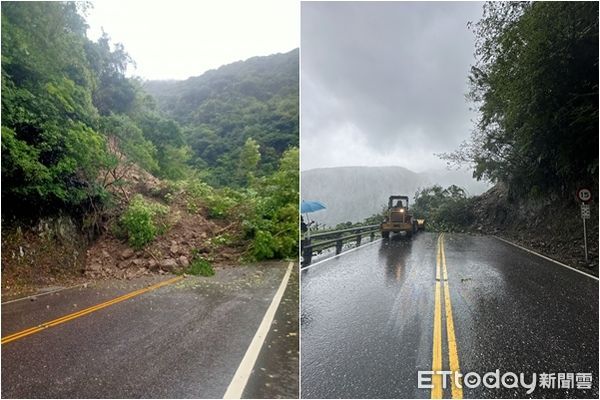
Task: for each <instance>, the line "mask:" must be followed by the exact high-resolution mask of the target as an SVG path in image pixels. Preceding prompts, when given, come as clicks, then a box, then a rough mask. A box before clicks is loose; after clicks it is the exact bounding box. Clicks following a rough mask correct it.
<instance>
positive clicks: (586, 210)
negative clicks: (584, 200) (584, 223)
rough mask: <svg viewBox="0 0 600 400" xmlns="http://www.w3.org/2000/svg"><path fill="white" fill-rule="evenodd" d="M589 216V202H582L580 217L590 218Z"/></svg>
mask: <svg viewBox="0 0 600 400" xmlns="http://www.w3.org/2000/svg"><path fill="white" fill-rule="evenodd" d="M590 217H591V213H590V205H589V204H582V205H581V218H583V219H590Z"/></svg>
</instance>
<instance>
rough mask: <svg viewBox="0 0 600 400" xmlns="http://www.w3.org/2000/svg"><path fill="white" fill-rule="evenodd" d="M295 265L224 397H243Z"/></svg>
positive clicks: (278, 292) (290, 265) (285, 279)
mask: <svg viewBox="0 0 600 400" xmlns="http://www.w3.org/2000/svg"><path fill="white" fill-rule="evenodd" d="M293 267H294V263H293V262H290V264H289V265H288V268H287V271H285V275H284V276H283V279H282V280H281V284H280V285H279V289H277V292H275V296H273V300H272V301H271V305H270V306H269V308H268V309H267V312H265V316H264V317H263V319H262V322H261V323H260V325H259V327H258V330H257V331H256V333H255V334H254V338H253V339H252V342H250V346H248V350H246V354H244V358H243V359H242V362H241V363H240V365H239V366H238V369H237V371H235V375H234V376H233V379H232V380H231V382H230V383H229V386H228V387H227V391H226V392H225V394H224V395H223V398H224V399H240V398H241V397H242V393H243V392H244V388H245V387H246V384H247V383H248V379H249V378H250V374H251V373H252V369H253V368H254V364H255V363H256V359H257V358H258V354H259V353H260V349H261V348H262V345H263V343H264V341H265V339H266V338H267V334H268V333H269V330H270V329H271V323H272V322H273V318H274V317H275V312H276V311H277V308H278V307H279V303H280V302H281V298H282V297H283V293H284V292H285V288H286V286H287V283H288V280H289V279H290V274H291V273H292V268H293Z"/></svg>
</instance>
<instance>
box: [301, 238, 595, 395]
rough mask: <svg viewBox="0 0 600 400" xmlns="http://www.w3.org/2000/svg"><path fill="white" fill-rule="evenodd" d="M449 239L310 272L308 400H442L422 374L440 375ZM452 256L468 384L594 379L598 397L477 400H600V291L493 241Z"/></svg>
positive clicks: (370, 253)
mask: <svg viewBox="0 0 600 400" xmlns="http://www.w3.org/2000/svg"><path fill="white" fill-rule="evenodd" d="M437 238H438V235H437V234H434V233H428V232H424V233H420V234H418V235H417V236H416V237H415V238H414V239H413V240H412V241H411V240H406V239H401V238H397V237H394V238H392V239H391V241H389V242H379V243H375V244H372V245H367V246H366V247H364V248H361V249H358V250H356V251H354V252H351V253H348V254H346V255H341V256H339V257H337V258H335V259H333V260H330V261H326V262H324V263H321V264H318V265H315V266H314V267H312V268H309V269H307V270H304V271H302V279H301V285H302V287H301V294H302V312H301V328H302V329H301V335H302V342H301V346H302V347H301V354H302V357H301V362H302V366H301V371H302V381H301V388H302V393H301V395H302V397H303V398H348V397H350V398H412V397H415V398H426V397H427V398H428V397H430V396H431V390H430V389H418V388H417V371H419V370H422V371H428V370H431V368H432V347H433V345H432V343H433V321H434V305H435V303H434V293H435V282H436V244H437ZM444 247H445V257H446V261H447V273H448V281H447V284H448V286H449V294H450V298H451V302H452V314H453V319H454V329H455V335H456V343H457V353H458V359H459V361H460V370H461V372H462V373H463V374H465V373H467V372H477V373H479V374H480V375H481V376H483V374H485V373H486V372H490V371H492V372H493V371H496V370H497V369H499V370H500V373H501V374H504V373H505V372H515V373H521V372H523V373H525V374H526V375H525V376H526V377H527V382H529V381H530V380H531V373H537V374H540V373H563V372H564V373H591V374H592V388H591V389H588V390H584V389H570V390H566V389H563V390H556V389H555V390H550V389H545V388H539V387H538V388H536V390H535V391H534V392H533V393H531V394H528V393H526V391H525V389H496V388H493V389H488V388H485V387H483V386H479V387H478V388H472V389H469V388H466V387H465V388H463V396H464V397H465V398H474V397H478V398H491V397H500V398H511V397H512V398H515V397H516V398H522V397H538V398H539V397H554V398H561V397H585V398H598V281H597V280H594V279H591V278H589V277H587V276H584V275H581V274H579V273H577V272H574V271H571V270H569V269H567V268H564V267H561V266H558V265H556V264H554V263H552V262H550V261H547V260H544V259H542V258H540V257H537V256H535V255H532V254H529V253H527V252H525V251H522V250H520V249H517V248H515V247H513V246H511V245H509V244H507V243H504V242H501V241H500V240H498V239H496V238H493V237H487V236H470V235H462V234H446V235H445V240H444ZM442 301H443V300H442ZM445 323H446V322H443V324H442V326H443V327H444V328H443V330H442V332H443V335H444V336H442V348H443V349H442V354H443V369H444V370H449V369H450V368H449V351H448V346H447V342H446V339H447V336H446V335H447V329H446V326H445ZM555 376H556V375H555ZM538 379H539V376H538ZM444 397H446V398H450V397H451V393H450V390H449V389H448V390H445V391H444Z"/></svg>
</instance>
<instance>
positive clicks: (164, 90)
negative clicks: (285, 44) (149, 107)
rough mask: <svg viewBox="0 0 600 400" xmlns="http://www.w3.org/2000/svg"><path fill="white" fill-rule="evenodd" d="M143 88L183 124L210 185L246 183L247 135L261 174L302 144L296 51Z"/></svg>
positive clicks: (198, 164) (155, 82)
mask: <svg viewBox="0 0 600 400" xmlns="http://www.w3.org/2000/svg"><path fill="white" fill-rule="evenodd" d="M144 86H145V88H146V89H147V90H148V91H149V92H150V93H151V94H153V95H154V96H155V97H156V99H157V102H158V105H159V108H160V109H161V110H162V111H164V112H165V113H166V114H167V115H168V116H169V117H171V118H174V119H175V120H176V121H177V122H179V123H180V124H181V125H182V126H183V127H184V134H185V136H186V138H187V141H188V143H189V145H190V147H191V150H192V163H193V165H195V166H196V167H209V168H210V174H208V175H207V176H206V179H208V181H209V182H210V183H212V184H216V185H232V184H233V185H240V184H244V183H245V180H244V179H240V176H239V174H238V173H237V171H236V166H237V165H238V163H237V161H238V160H239V158H240V157H243V155H242V154H241V149H242V148H243V147H244V144H245V143H246V141H247V140H248V139H249V138H252V139H253V140H254V141H255V142H256V144H258V145H259V146H260V152H261V162H260V165H258V166H257V170H256V172H257V174H258V175H265V174H269V173H272V172H273V171H274V170H275V169H276V168H277V163H278V159H279V157H281V155H282V154H283V152H284V151H286V150H287V149H288V148H289V147H290V146H296V147H297V146H298V50H294V51H291V52H289V53H286V54H276V55H272V56H268V57H254V58H251V59H249V60H246V61H243V62H241V61H240V62H237V63H234V64H230V65H226V66H223V67H221V68H219V69H217V70H212V71H208V72H206V73H205V74H203V75H202V76H199V77H194V78H189V79H187V80H185V81H178V82H176V81H149V82H146V83H145V84H144Z"/></svg>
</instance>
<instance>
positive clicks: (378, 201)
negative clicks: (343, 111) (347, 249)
mask: <svg viewBox="0 0 600 400" xmlns="http://www.w3.org/2000/svg"><path fill="white" fill-rule="evenodd" d="M434 184H438V185H441V186H443V187H447V186H450V185H457V186H460V187H462V188H463V189H465V190H466V191H467V193H468V194H469V195H471V196H475V195H478V194H481V193H483V192H485V191H486V190H487V189H489V188H490V187H491V185H490V184H488V183H485V182H477V181H475V180H474V179H473V178H472V177H471V174H470V172H468V171H462V170H458V171H455V170H429V171H426V172H414V171H411V170H409V169H407V168H404V167H397V166H396V167H394V166H390V167H332V168H317V169H311V170H306V171H302V173H301V185H302V186H301V191H302V199H303V200H318V201H321V202H323V203H324V204H325V205H326V206H327V209H326V210H323V211H319V212H316V213H314V214H311V215H310V219H311V220H315V221H317V222H318V223H319V224H326V225H329V226H335V225H337V224H339V223H341V222H347V221H351V222H359V221H362V220H363V219H365V218H367V217H369V216H371V215H373V214H375V213H378V212H381V211H382V209H383V208H384V207H385V206H386V205H387V201H388V197H389V196H390V195H392V194H397V195H407V196H409V197H410V199H411V202H412V201H413V199H414V195H415V192H416V191H417V190H419V189H422V188H425V187H427V186H432V185H434Z"/></svg>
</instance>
